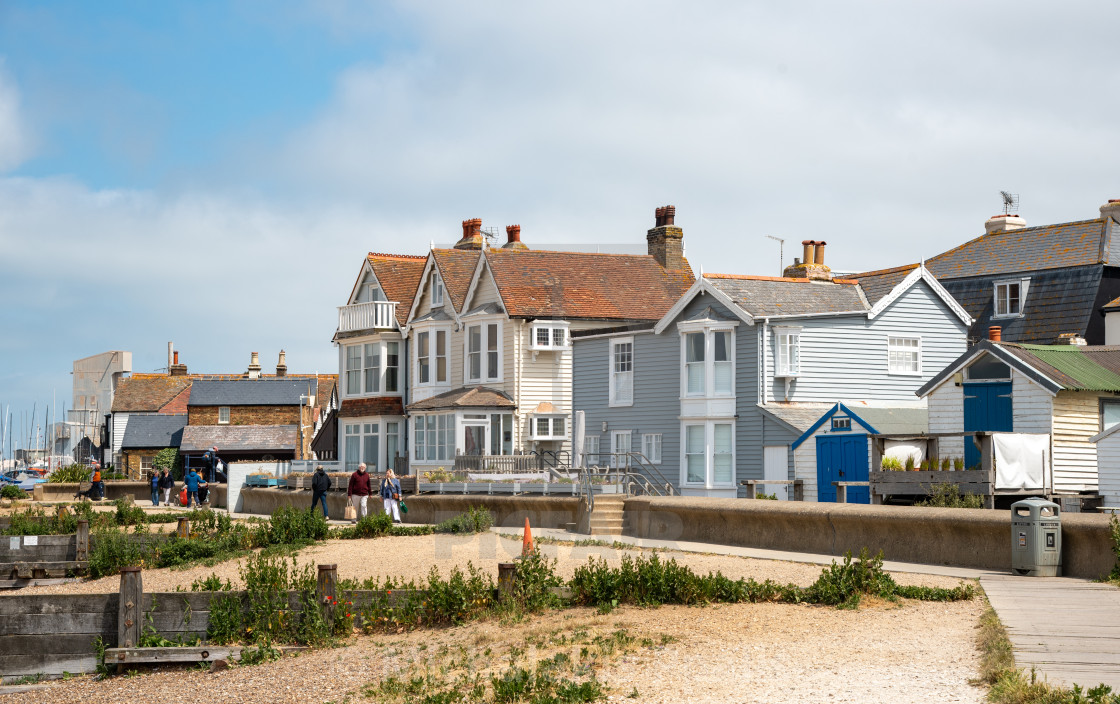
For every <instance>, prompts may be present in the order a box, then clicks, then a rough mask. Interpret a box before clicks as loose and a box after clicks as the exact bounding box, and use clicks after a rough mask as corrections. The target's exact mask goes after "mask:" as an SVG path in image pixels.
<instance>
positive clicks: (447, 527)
mask: <svg viewBox="0 0 1120 704" xmlns="http://www.w3.org/2000/svg"><path fill="white" fill-rule="evenodd" d="M492 525H494V517H493V516H492V515H490V511H488V510H487V509H485V508H483V507H481V506H472V507H470V508H469V509H467V512H466V513H461V514H459V515H458V516H453V517H452V518H449V519H447V520H446V521H443V522H442V523H440V524H439V525H437V526H436V528H435V530H436V532H437V533H485V532H486V531H488V530H490V526H492Z"/></svg>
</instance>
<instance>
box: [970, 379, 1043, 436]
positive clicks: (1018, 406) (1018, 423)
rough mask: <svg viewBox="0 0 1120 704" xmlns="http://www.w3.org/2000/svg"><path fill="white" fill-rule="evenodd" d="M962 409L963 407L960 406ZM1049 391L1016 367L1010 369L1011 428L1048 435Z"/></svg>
mask: <svg viewBox="0 0 1120 704" xmlns="http://www.w3.org/2000/svg"><path fill="white" fill-rule="evenodd" d="M962 411H963V407H962ZM1053 412H1054V408H1053V397H1052V396H1051V395H1050V392H1049V391H1047V390H1046V389H1044V388H1042V387H1041V386H1039V385H1038V384H1036V383H1035V382H1033V381H1031V379H1030V378H1028V377H1027V376H1026V375H1024V374H1023V373H1022V372H1020V371H1019V370H1018V369H1012V370H1011V417H1012V425H1011V428H1012V430H1014V431H1015V432H1016V433H1040V434H1045V435H1049V434H1050V431H1051V422H1050V419H1051V416H1052V415H1053Z"/></svg>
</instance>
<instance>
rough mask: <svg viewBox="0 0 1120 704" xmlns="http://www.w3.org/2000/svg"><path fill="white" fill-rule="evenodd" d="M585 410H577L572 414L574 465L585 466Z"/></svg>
mask: <svg viewBox="0 0 1120 704" xmlns="http://www.w3.org/2000/svg"><path fill="white" fill-rule="evenodd" d="M583 433H584V415H583V411H576V412H575V413H574V414H573V415H572V466H573V467H582V466H583Z"/></svg>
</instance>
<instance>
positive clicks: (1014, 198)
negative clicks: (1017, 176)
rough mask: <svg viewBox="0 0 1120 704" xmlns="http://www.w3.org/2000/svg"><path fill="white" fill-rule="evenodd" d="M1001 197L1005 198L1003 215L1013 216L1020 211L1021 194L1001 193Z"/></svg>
mask: <svg viewBox="0 0 1120 704" xmlns="http://www.w3.org/2000/svg"><path fill="white" fill-rule="evenodd" d="M999 194H1000V196H1001V197H1002V198H1003V214H1004V215H1011V214H1012V213H1014V212H1015V211H1017V210H1018V209H1019V194H1018V193H1008V192H1007V191H1000V192H999Z"/></svg>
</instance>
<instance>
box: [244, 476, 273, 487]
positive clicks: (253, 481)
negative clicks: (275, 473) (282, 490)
mask: <svg viewBox="0 0 1120 704" xmlns="http://www.w3.org/2000/svg"><path fill="white" fill-rule="evenodd" d="M245 484H247V485H248V486H279V485H280V480H279V479H277V478H276V477H258V476H253V475H249V476H247V477H245Z"/></svg>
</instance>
